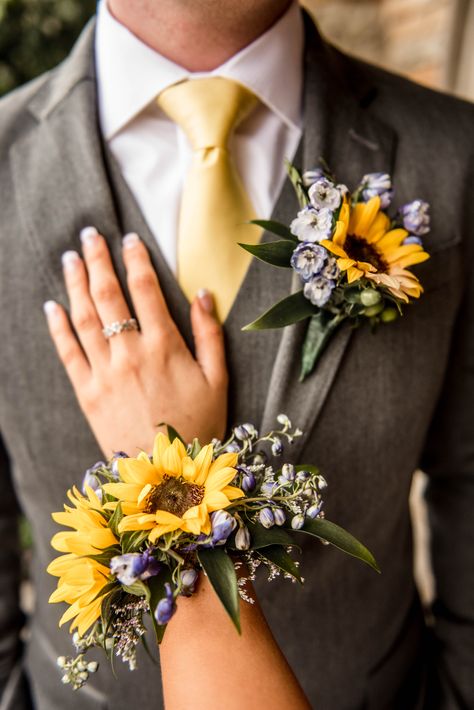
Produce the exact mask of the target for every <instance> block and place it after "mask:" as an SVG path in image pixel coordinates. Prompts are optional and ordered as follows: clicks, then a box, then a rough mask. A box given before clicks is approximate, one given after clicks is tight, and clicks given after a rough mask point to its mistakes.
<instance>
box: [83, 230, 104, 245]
mask: <svg viewBox="0 0 474 710" xmlns="http://www.w3.org/2000/svg"><path fill="white" fill-rule="evenodd" d="M98 236H99V232H98V231H97V229H96V228H95V227H84V229H81V231H80V232H79V238H80V240H81V242H82V244H84V245H86V246H89V245H90V244H93V243H94V242H95V240H96V239H97V237H98Z"/></svg>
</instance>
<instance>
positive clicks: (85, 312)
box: [45, 227, 227, 457]
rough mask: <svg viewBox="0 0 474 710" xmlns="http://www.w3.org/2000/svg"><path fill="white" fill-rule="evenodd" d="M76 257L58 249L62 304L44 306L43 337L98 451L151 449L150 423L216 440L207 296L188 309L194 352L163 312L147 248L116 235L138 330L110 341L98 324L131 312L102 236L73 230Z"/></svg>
mask: <svg viewBox="0 0 474 710" xmlns="http://www.w3.org/2000/svg"><path fill="white" fill-rule="evenodd" d="M81 240H82V245H83V254H84V260H82V259H81V257H80V256H79V254H78V253H77V252H66V254H64V255H63V266H64V277H65V281H66V288H67V292H68V296H69V301H70V311H71V321H72V325H73V326H74V330H75V333H74V331H73V329H72V328H71V326H70V324H69V320H68V317H67V315H66V312H65V311H64V309H63V308H62V307H61V306H60V305H58V304H57V303H55V302H54V301H48V302H47V303H46V304H45V312H46V315H47V319H48V326H49V331H50V334H51V337H52V339H53V341H54V344H55V346H56V349H57V351H58V355H59V357H60V359H61V362H62V363H63V365H64V367H65V369H66V372H67V374H68V376H69V379H70V380H71V383H72V386H73V388H74V391H75V393H76V396H77V399H78V401H79V404H80V406H81V409H82V411H83V412H84V414H85V416H86V418H87V420H88V422H89V424H90V426H91V428H92V431H93V432H94V434H95V437H96V439H97V441H98V443H99V445H100V446H101V448H102V450H103V452H104V454H105V455H106V456H107V457H108V456H110V455H111V454H112V452H113V451H117V450H125V451H126V452H127V453H128V454H130V455H132V454H135V453H136V451H137V449H139V448H141V449H143V450H145V451H150V450H151V448H152V444H153V439H154V436H155V434H156V431H157V426H158V424H160V423H162V422H166V423H167V424H170V425H172V426H173V427H174V428H175V429H176V430H177V431H178V432H179V433H180V434H181V435H182V436H183V438H184V439H185V440H187V441H191V440H192V439H193V437H195V436H197V437H199V438H200V439H201V440H202V441H210V440H211V439H212V437H218V438H221V437H222V436H223V435H224V433H225V426H226V418H227V369H226V363H225V352H224V342H223V335H222V329H221V327H220V325H219V323H218V322H217V320H216V318H215V317H214V315H213V300H212V297H211V295H210V294H209V293H208V292H206V291H203V292H200V294H199V295H197V297H196V299H195V300H194V302H193V304H192V306H191V323H192V329H193V335H194V341H195V347H196V359H194V357H193V356H192V355H191V353H190V351H189V350H188V348H187V347H186V345H185V343H184V341H183V338H182V337H181V335H180V333H179V331H178V329H177V327H176V325H175V323H174V322H173V320H172V319H171V317H170V314H169V312H168V308H167V306H166V303H165V300H164V298H163V294H162V292H161V289H160V285H159V283H158V279H157V276H156V273H155V271H154V269H153V267H152V264H151V262H150V258H149V256H148V253H147V250H146V248H145V246H144V244H143V243H142V242H141V241H140V239H139V238H138V236H137V235H135V234H130V235H127V236H126V237H125V238H124V240H123V259H124V263H125V266H126V269H127V283H128V289H129V292H130V296H131V299H132V301H133V306H134V309H135V313H136V317H137V319H138V322H139V324H140V332H137V331H127V332H122V333H119V334H117V335H114V336H112V337H111V338H110V339H109V340H107V339H106V338H105V336H104V335H103V333H102V328H103V326H104V325H106V324H110V323H113V322H114V321H122V320H125V319H128V318H130V317H131V314H130V311H129V308H128V306H127V303H126V301H125V299H124V297H123V293H122V290H121V288H120V285H119V282H118V280H117V277H116V275H115V273H114V270H113V266H112V262H111V259H110V255H109V252H108V249H107V246H106V243H105V240H104V238H103V237H102V236H100V235H99V234H98V233H97V231H96V230H95V229H94V228H92V227H89V228H86V229H85V230H83V231H82V233H81Z"/></svg>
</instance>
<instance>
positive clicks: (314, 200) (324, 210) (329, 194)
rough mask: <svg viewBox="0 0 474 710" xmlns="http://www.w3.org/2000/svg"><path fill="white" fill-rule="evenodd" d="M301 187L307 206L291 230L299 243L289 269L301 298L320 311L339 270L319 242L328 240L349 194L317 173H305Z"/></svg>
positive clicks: (342, 186) (313, 171)
mask: <svg viewBox="0 0 474 710" xmlns="http://www.w3.org/2000/svg"><path fill="white" fill-rule="evenodd" d="M303 184H304V185H305V186H306V187H307V188H308V200H309V203H308V204H307V205H306V206H305V207H303V209H302V210H300V212H298V215H297V217H296V219H294V220H293V222H292V223H291V226H290V229H291V232H292V234H294V235H295V236H296V237H298V239H299V241H300V242H301V244H299V245H298V246H297V247H296V249H295V251H294V252H293V255H292V257H291V266H292V268H293V269H294V271H296V273H297V274H298V276H300V278H301V280H302V282H303V283H304V287H303V293H304V296H305V297H306V298H307V299H308V300H309V301H311V303H312V304H313V305H314V306H317V307H318V308H322V307H323V306H325V305H326V304H327V303H328V301H329V300H330V298H331V296H332V293H333V291H334V289H335V287H336V280H337V277H338V275H339V269H338V267H337V262H336V259H335V258H334V257H333V256H332V254H330V253H329V252H328V251H327V249H325V248H324V247H322V246H321V245H320V244H319V242H321V241H322V240H323V239H330V238H331V236H332V233H333V230H334V226H335V223H336V218H337V214H338V210H339V208H340V207H341V204H342V201H343V199H344V196H345V195H346V194H347V192H348V190H347V187H346V186H345V185H336V184H335V183H334V182H333V181H332V180H330V179H329V178H328V177H327V176H325V175H324V173H323V172H322V171H321V170H319V169H316V170H311V171H307V172H306V173H304V175H303Z"/></svg>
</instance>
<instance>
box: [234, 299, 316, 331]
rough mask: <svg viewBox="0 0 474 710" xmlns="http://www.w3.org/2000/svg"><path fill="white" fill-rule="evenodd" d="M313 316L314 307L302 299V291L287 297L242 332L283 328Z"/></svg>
mask: <svg viewBox="0 0 474 710" xmlns="http://www.w3.org/2000/svg"><path fill="white" fill-rule="evenodd" d="M313 314H314V306H313V305H311V303H310V301H308V299H307V298H305V297H304V295H303V291H298V292H297V293H293V294H291V296H287V297H286V298H284V299H283V300H282V301H279V302H278V303H276V304H275V305H274V306H272V307H271V308H270V309H269V310H268V311H266V312H265V313H263V314H262V315H261V316H260V317H259V318H257V319H256V320H254V321H253V323H249V324H248V325H246V326H244V327H243V328H242V330H266V329H268V328H284V327H285V326H286V325H292V324H293V323H297V322H298V321H300V320H304V319H305V318H310V317H311V316H312V315H313Z"/></svg>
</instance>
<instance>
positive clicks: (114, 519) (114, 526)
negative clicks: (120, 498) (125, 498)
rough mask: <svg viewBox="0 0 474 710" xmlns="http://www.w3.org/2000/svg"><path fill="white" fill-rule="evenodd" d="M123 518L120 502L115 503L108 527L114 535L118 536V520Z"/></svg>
mask: <svg viewBox="0 0 474 710" xmlns="http://www.w3.org/2000/svg"><path fill="white" fill-rule="evenodd" d="M122 518H123V513H122V504H121V503H117V506H116V508H115V510H114V512H113V514H112V516H111V518H110V520H109V523H108V527H109V528H110V529H111V530H112V532H113V534H114V535H115V536H116V537H119V535H120V533H119V530H118V526H119V524H120V521H121V520H122Z"/></svg>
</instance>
